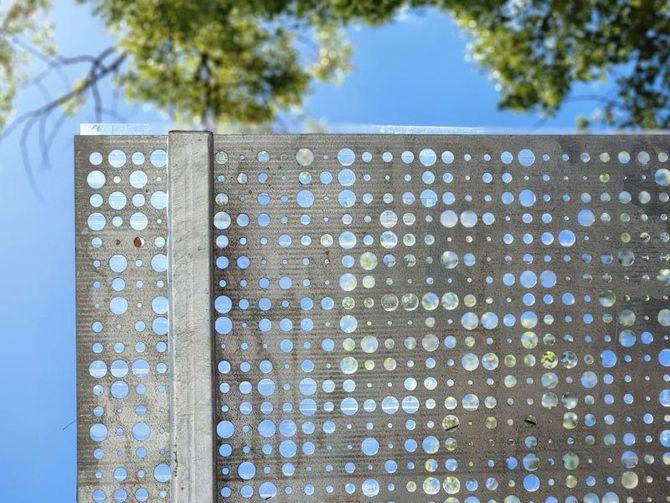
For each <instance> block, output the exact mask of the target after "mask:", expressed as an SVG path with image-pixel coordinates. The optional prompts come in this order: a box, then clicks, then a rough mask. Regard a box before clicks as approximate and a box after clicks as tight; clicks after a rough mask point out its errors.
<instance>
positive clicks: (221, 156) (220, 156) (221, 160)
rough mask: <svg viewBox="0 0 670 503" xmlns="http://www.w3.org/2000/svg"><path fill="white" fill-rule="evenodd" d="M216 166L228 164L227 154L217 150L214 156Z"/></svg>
mask: <svg viewBox="0 0 670 503" xmlns="http://www.w3.org/2000/svg"><path fill="white" fill-rule="evenodd" d="M214 160H216V163H217V164H226V163H227V162H228V154H227V153H226V152H224V151H223V150H219V151H218V152H217V153H216V155H215V156H214Z"/></svg>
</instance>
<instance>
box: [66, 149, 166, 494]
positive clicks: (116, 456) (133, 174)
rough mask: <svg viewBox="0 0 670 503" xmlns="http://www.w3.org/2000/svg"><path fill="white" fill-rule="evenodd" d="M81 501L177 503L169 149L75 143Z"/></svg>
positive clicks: (78, 428)
mask: <svg viewBox="0 0 670 503" xmlns="http://www.w3.org/2000/svg"><path fill="white" fill-rule="evenodd" d="M75 164H76V170H75V194H76V225H75V232H76V256H77V407H78V413H77V418H78V421H77V440H78V449H77V456H78V491H77V492H78V501H80V502H90V501H94V502H102V501H119V502H121V501H169V480H170V451H169V441H170V425H169V405H168V386H169V377H168V376H169V373H168V338H167V333H168V323H167V311H168V294H167V272H166V271H167V251H166V250H167V211H166V208H167V155H166V151H165V137H161V136H132V137H114V136H79V137H77V139H76V144H75Z"/></svg>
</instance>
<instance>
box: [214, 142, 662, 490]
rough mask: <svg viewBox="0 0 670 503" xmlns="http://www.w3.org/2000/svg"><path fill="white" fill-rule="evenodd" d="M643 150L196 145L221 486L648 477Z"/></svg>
mask: <svg viewBox="0 0 670 503" xmlns="http://www.w3.org/2000/svg"><path fill="white" fill-rule="evenodd" d="M372 151H375V152H378V153H377V154H373V153H371V152H372ZM667 161H668V156H667V154H666V153H664V152H658V153H655V154H654V155H652V154H650V153H647V152H646V151H641V152H634V153H629V152H627V151H620V152H617V153H615V154H609V153H606V152H605V153H596V154H592V153H581V154H577V155H576V156H572V157H571V156H570V155H568V154H564V153H560V154H558V155H555V154H554V155H551V154H548V153H537V152H535V151H533V150H531V149H528V148H526V149H521V150H520V151H518V152H516V153H512V152H510V151H504V152H501V153H499V154H493V153H484V154H481V155H480V154H477V155H475V154H470V153H463V154H455V153H452V152H451V151H448V150H444V151H442V153H441V154H438V153H437V152H436V150H434V149H431V148H423V149H418V150H417V151H415V152H413V151H409V150H405V151H399V152H397V151H393V149H388V150H381V151H380V150H376V149H372V148H371V149H370V151H355V150H354V149H352V148H342V149H340V150H339V151H337V152H335V153H334V154H328V153H322V152H318V151H316V150H312V149H310V148H306V147H305V148H300V149H297V150H294V151H292V152H291V151H288V150H285V151H284V152H280V153H278V154H272V153H269V152H268V151H266V150H260V151H258V152H255V153H253V154H252V155H249V154H248V153H241V154H233V153H231V151H218V152H217V153H216V154H215V162H216V166H217V167H216V169H215V191H216V193H215V202H216V205H217V209H216V213H215V216H214V219H213V222H212V224H213V227H214V230H215V235H216V247H215V256H216V258H215V261H216V262H215V266H216V275H217V285H218V286H217V294H216V298H215V299H214V308H215V310H216V313H217V319H216V324H215V332H216V336H217V339H216V341H217V369H218V378H219V387H218V389H219V394H218V401H217V407H218V414H219V420H218V424H217V435H218V437H219V441H220V445H219V450H218V454H219V457H218V470H219V476H220V487H219V489H220V494H221V496H222V499H223V500H226V499H227V498H230V497H233V496H236V495H237V494H239V495H241V496H242V497H244V498H254V497H256V496H259V497H260V498H261V499H271V498H273V497H275V496H278V495H280V494H281V493H282V492H283V493H284V494H286V495H291V494H294V493H296V492H299V493H302V494H304V495H307V496H314V498H315V500H316V501H318V500H319V499H323V497H324V493H325V494H338V493H341V494H346V495H353V497H356V495H359V494H360V495H363V496H364V497H376V496H380V497H382V496H384V494H386V495H387V496H388V497H389V498H393V499H398V500H410V499H411V500H414V499H416V498H419V497H420V495H424V497H431V496H434V495H442V497H443V498H447V500H448V501H457V500H456V499H455V498H463V499H464V501H467V502H468V503H473V502H475V501H486V500H489V499H490V498H491V497H494V496H495V497H498V496H499V495H500V494H503V495H505V494H507V496H506V497H504V501H505V502H506V503H515V502H519V501H526V500H529V499H530V498H533V497H534V496H533V494H534V493H536V492H537V491H540V490H541V489H543V490H544V491H545V492H546V493H547V494H550V493H553V495H551V496H548V497H547V498H546V499H545V501H547V502H554V501H559V499H558V498H559V497H561V495H569V494H572V493H575V494H579V495H581V496H582V499H583V501H588V502H595V501H603V502H608V503H613V502H618V501H623V500H625V499H630V496H629V495H630V494H633V493H631V491H639V492H640V493H644V492H645V491H653V490H656V491H657V492H658V491H659V489H658V488H659V487H663V486H664V484H667V479H664V478H663V477H662V476H659V475H652V473H653V470H647V468H646V467H648V466H651V465H658V464H661V465H664V466H667V465H668V464H670V425H669V424H668V423H669V422H670V414H667V413H659V411H662V410H663V408H667V407H670V386H669V385H668V382H669V381H670V374H668V371H667V368H668V367H670V350H669V349H667V348H666V347H665V346H667V344H668V329H667V327H668V326H670V309H668V308H665V307H663V303H661V304H660V307H659V303H657V302H655V300H656V299H661V300H662V301H664V302H666V303H667V299H668V297H667V294H666V293H665V288H666V287H667V286H668V285H670V269H668V265H667V263H668V262H669V261H670V254H668V252H667V244H668V241H670V236H669V235H668V232H667V230H666V228H667V225H666V223H667V213H666V208H667V203H668V199H669V197H668V193H667V192H666V191H665V190H666V189H665V187H667V186H668V185H669V184H670V171H668V168H667V164H666V163H667ZM614 164H616V165H614ZM624 187H625V188H624ZM666 305H667V304H666ZM639 389H641V390H642V391H636V390H639ZM634 404H635V405H634ZM644 404H649V405H648V406H647V407H644V406H643V405H644ZM640 424H641V425H643V426H639V425H640ZM633 425H636V426H635V427H634V426H633ZM547 432H551V434H548V433H547ZM501 444H506V445H509V446H514V447H515V451H514V452H515V453H516V454H514V455H510V456H507V457H500V456H501V454H500V453H501V452H502V451H501V450H500V448H501V446H502V445H501ZM473 452H477V455H476V456H473V455H472V453H473ZM468 453H470V455H468ZM593 466H597V467H598V470H594V469H592V468H590V467H593ZM394 477H398V478H397V480H396V479H395V478H394ZM317 481H319V482H317ZM401 481H402V482H401ZM650 488H651V489H650ZM653 488H656V489H653ZM660 490H661V491H662V489H660ZM487 495H488V496H487ZM664 496H665V495H664ZM480 497H481V498H483V499H480ZM572 498H573V499H570V498H568V499H567V500H566V501H573V500H574V501H577V500H576V499H574V497H572ZM561 501H562V499H561Z"/></svg>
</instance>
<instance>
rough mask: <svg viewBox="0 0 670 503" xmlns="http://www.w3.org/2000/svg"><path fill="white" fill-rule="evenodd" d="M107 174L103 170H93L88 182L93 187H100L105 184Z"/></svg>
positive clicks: (87, 179) (87, 178)
mask: <svg viewBox="0 0 670 503" xmlns="http://www.w3.org/2000/svg"><path fill="white" fill-rule="evenodd" d="M105 180H106V179H105V174H104V173H103V172H102V171H97V170H96V171H91V172H90V173H89V174H88V176H87V177H86V183H87V184H88V186H89V187H91V188H92V189H100V188H102V186H103V185H105Z"/></svg>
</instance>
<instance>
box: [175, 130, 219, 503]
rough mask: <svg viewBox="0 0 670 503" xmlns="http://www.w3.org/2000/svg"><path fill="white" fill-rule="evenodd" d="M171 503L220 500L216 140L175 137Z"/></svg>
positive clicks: (205, 136)
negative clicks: (214, 330)
mask: <svg viewBox="0 0 670 503" xmlns="http://www.w3.org/2000/svg"><path fill="white" fill-rule="evenodd" d="M168 159H169V173H168V198H169V203H168V225H169V254H168V256H169V261H170V268H169V286H170V335H171V338H170V340H171V344H172V345H171V361H172V390H171V391H172V395H171V396H172V398H171V405H172V410H171V418H172V421H171V424H172V436H171V439H172V440H171V443H172V472H173V474H172V503H206V502H208V501H215V500H216V496H215V493H216V484H215V463H214V457H215V452H216V449H215V438H214V435H215V432H214V430H215V425H214V405H213V404H214V400H213V393H214V386H213V366H214V359H213V358H212V355H213V351H212V343H213V337H212V324H213V317H212V298H213V297H212V293H213V275H212V267H213V266H212V231H211V229H212V204H213V203H212V134H211V133H208V132H180V131H174V132H170V134H169V136H168Z"/></svg>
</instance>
